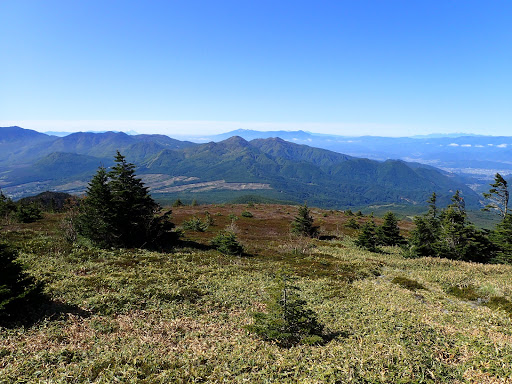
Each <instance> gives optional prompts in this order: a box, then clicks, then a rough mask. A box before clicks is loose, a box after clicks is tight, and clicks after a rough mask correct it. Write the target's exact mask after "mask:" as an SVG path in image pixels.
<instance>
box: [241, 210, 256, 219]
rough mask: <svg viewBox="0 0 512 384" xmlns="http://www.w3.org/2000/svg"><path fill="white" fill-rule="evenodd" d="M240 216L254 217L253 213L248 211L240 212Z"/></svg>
mask: <svg viewBox="0 0 512 384" xmlns="http://www.w3.org/2000/svg"><path fill="white" fill-rule="evenodd" d="M242 217H249V218H250V217H254V215H253V214H252V213H251V212H249V211H244V212H242Z"/></svg>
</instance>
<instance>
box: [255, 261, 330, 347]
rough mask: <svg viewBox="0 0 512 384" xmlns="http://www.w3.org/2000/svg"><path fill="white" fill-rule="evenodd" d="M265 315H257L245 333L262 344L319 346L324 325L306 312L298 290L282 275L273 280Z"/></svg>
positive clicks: (281, 272) (305, 305)
mask: <svg viewBox="0 0 512 384" xmlns="http://www.w3.org/2000/svg"><path fill="white" fill-rule="evenodd" d="M266 309H267V311H266V312H257V313H255V314H254V315H253V316H254V324H252V325H250V326H247V329H248V330H249V331H251V332H254V333H256V334H257V335H259V336H261V337H262V338H263V339H265V340H272V341H276V342H277V343H278V344H279V345H280V346H282V347H290V346H292V345H294V344H297V343H304V344H321V343H322V342H323V341H324V338H323V328H324V327H323V325H322V324H321V323H320V322H319V321H318V320H317V316H316V314H315V313H314V312H313V311H312V310H311V309H308V308H307V303H306V301H305V300H303V299H302V298H301V297H300V289H299V288H298V287H297V286H295V285H294V284H293V280H292V278H291V277H290V276H288V275H287V274H286V273H284V272H283V271H280V272H279V273H278V274H277V276H276V284H274V286H273V287H272V288H271V289H270V290H269V298H268V300H267V301H266Z"/></svg>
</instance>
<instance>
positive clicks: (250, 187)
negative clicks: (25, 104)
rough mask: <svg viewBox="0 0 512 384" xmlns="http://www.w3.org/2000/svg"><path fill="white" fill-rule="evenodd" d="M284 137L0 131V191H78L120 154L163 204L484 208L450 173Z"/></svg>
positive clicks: (464, 181) (302, 137)
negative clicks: (235, 200)
mask: <svg viewBox="0 0 512 384" xmlns="http://www.w3.org/2000/svg"><path fill="white" fill-rule="evenodd" d="M237 133H243V134H244V136H250V135H257V134H256V133H254V132H253V131H243V132H237ZM288 134H293V135H294V137H292V138H290V137H289V136H288V137H287V138H288V139H289V140H293V139H296V140H293V141H295V142H291V141H285V140H283V138H275V137H274V138H272V137H270V138H255V139H251V137H248V138H249V139H251V140H250V141H248V140H246V139H244V138H242V137H241V136H240V135H235V136H230V137H229V138H224V137H219V139H220V138H222V139H223V140H221V141H219V142H209V143H205V144H195V143H192V142H187V141H179V140H175V139H172V138H169V137H167V136H164V135H127V134H124V133H121V132H117V133H116V132H105V133H73V134H70V135H68V136H65V137H57V136H51V135H45V134H42V133H38V132H35V131H31V130H26V129H23V128H19V127H7V128H0V188H2V190H4V191H5V192H6V193H8V194H10V195H11V196H13V197H15V198H20V197H23V196H27V195H30V194H36V193H39V192H42V191H45V190H55V191H62V192H71V193H82V192H83V191H84V190H85V188H86V186H87V182H88V181H89V180H90V178H91V177H92V175H93V174H94V173H95V172H96V169H97V168H98V166H99V165H104V166H107V167H108V166H110V165H112V163H113V156H114V154H115V152H116V151H117V150H119V151H120V152H121V153H122V154H124V155H125V156H126V157H127V159H128V161H130V162H133V163H135V164H136V165H137V173H138V174H139V175H140V176H141V177H142V178H143V180H144V181H145V182H146V184H147V185H148V186H149V187H150V188H151V191H152V194H153V195H155V197H158V196H161V197H165V198H167V199H170V198H174V197H181V198H182V197H188V198H190V199H192V198H194V197H196V196H197V197H200V199H201V200H202V201H208V200H209V198H213V196H214V195H216V196H218V195H219V194H222V196H223V197H225V198H227V197H228V196H237V197H239V196H241V195H243V194H251V195H261V196H265V197H267V198H271V199H275V200H281V201H293V202H297V203H303V202H304V201H308V203H310V204H313V205H317V206H322V207H329V208H343V207H358V206H364V205H370V204H373V205H389V204H396V205H424V204H425V201H426V200H427V199H428V197H429V196H430V195H431V194H432V192H436V193H437V195H438V196H439V201H440V204H447V203H448V202H449V199H450V197H451V196H452V195H453V193H454V191H455V190H456V189H459V190H461V191H462V193H463V195H464V197H465V199H466V202H467V204H468V206H472V207H478V206H479V205H480V203H479V200H480V196H479V195H478V194H477V193H475V192H474V191H473V190H472V189H470V188H469V187H468V186H467V185H466V184H467V183H468V180H467V179H463V178H461V177H459V176H456V175H454V174H452V173H448V172H445V171H442V170H439V169H436V168H434V167H431V166H429V165H425V164H420V163H409V162H405V161H402V160H386V161H375V160H370V159H366V158H358V157H354V156H350V155H346V154H341V153H338V152H334V151H330V150H326V149H321V148H314V147H312V146H307V145H303V144H298V143H297V142H299V141H304V140H308V138H310V135H311V134H309V133H307V132H294V133H290V132H288ZM282 136H285V137H286V135H284V134H282ZM380 139H382V138H380ZM380 139H379V140H380ZM391 140H393V139H391ZM404 140H405V139H404ZM409 140H415V139H409ZM452 140H453V139H452Z"/></svg>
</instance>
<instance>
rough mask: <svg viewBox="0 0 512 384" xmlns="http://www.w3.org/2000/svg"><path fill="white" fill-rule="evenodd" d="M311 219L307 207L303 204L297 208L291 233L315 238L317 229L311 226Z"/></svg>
mask: <svg viewBox="0 0 512 384" xmlns="http://www.w3.org/2000/svg"><path fill="white" fill-rule="evenodd" d="M313 221H314V220H313V217H312V216H311V211H310V210H309V208H308V205H307V204H306V203H304V205H303V206H302V207H299V212H298V214H297V216H295V219H294V221H293V222H292V233H294V234H296V235H299V236H307V237H315V236H316V235H317V234H318V227H315V226H314V225H313Z"/></svg>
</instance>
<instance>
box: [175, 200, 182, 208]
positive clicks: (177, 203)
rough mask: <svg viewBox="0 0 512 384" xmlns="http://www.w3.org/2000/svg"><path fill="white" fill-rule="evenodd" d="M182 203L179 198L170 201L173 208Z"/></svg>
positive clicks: (180, 205)
mask: <svg viewBox="0 0 512 384" xmlns="http://www.w3.org/2000/svg"><path fill="white" fill-rule="evenodd" d="M183 205H184V204H183V202H182V201H181V200H180V199H176V201H174V203H172V206H173V207H174V208H177V207H182V206H183Z"/></svg>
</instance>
